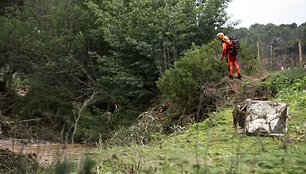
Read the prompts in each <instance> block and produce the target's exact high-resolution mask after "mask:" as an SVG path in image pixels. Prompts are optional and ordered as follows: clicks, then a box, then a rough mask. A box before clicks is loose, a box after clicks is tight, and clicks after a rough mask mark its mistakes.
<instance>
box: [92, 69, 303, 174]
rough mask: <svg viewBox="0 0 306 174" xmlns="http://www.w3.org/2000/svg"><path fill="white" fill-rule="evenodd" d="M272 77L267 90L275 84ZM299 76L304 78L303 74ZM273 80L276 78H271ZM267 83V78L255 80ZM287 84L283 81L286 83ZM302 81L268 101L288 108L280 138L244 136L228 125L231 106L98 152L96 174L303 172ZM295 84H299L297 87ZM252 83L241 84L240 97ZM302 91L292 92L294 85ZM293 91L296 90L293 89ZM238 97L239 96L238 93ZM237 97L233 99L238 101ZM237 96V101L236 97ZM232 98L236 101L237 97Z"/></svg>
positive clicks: (285, 88)
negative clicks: (145, 141)
mask: <svg viewBox="0 0 306 174" xmlns="http://www.w3.org/2000/svg"><path fill="white" fill-rule="evenodd" d="M275 77H277V75H276V76H273V77H272V78H270V80H268V81H267V82H264V83H267V84H268V85H271V83H272V82H275ZM302 77H303V75H302ZM276 80H277V78H276ZM260 81H261V82H260V83H263V82H262V81H266V79H264V80H262V78H261V80H260ZM287 82H288V78H287ZM305 82H306V78H304V80H303V78H302V80H293V81H292V82H290V83H289V82H288V84H287V85H285V86H282V87H281V88H276V89H278V95H276V98H273V99H271V100H274V101H283V102H287V103H288V104H289V105H290V111H289V115H290V119H289V126H288V131H289V133H288V134H287V135H285V136H283V137H263V136H246V135H244V134H237V133H235V131H234V128H233V126H232V110H233V107H232V106H225V107H224V108H219V109H217V111H216V112H213V113H211V114H209V118H208V119H206V120H205V121H203V122H200V123H197V124H193V125H191V126H189V127H188V129H183V130H182V129H176V131H175V132H174V133H173V134H171V135H169V136H167V137H163V138H160V137H161V135H160V134H158V133H157V134H154V135H151V136H152V139H154V137H155V138H156V137H159V139H158V138H157V139H158V140H161V141H158V142H156V143H152V144H151V145H144V146H137V145H134V146H130V147H113V148H108V149H101V150H99V151H98V152H97V155H95V156H94V158H95V160H96V161H97V164H98V172H100V173H108V172H109V173H305V172H306V167H305V166H306V161H305V159H306V144H305V143H306V107H305V106H306V105H305V101H306V92H305V90H304V89H303V88H305V84H306V83H305ZM297 83H299V84H297ZM251 84H252V83H249V82H247V81H245V82H242V83H241V85H242V86H240V87H241V89H243V90H244V92H245V93H243V94H245V96H247V95H246V94H247V93H248V92H246V91H245V90H251V89H252V88H251V87H250V86H249V85H251ZM280 85H282V84H280ZM299 85H300V87H302V88H301V89H299V90H296V86H299ZM247 86H248V87H247ZM294 86H295V87H294ZM239 95H240V96H241V95H242V93H239ZM239 95H238V96H239ZM238 96H236V97H238ZM236 99H237V98H236Z"/></svg>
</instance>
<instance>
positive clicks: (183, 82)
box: [157, 40, 226, 107]
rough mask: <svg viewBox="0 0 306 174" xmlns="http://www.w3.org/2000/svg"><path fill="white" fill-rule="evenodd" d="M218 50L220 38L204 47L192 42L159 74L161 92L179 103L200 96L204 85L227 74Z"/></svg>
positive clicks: (189, 101) (181, 103)
mask: <svg viewBox="0 0 306 174" xmlns="http://www.w3.org/2000/svg"><path fill="white" fill-rule="evenodd" d="M218 50H220V45H219V42H218V41H217V40H214V41H212V42H211V43H209V44H207V45H204V46H202V47H197V46H193V47H192V48H191V49H190V50H189V51H188V52H187V53H186V55H184V56H183V57H182V58H181V60H179V61H177V62H175V63H174V66H173V67H172V68H170V69H168V70H166V72H165V74H164V75H163V76H162V77H160V78H159V80H158V81H157V87H158V88H159V89H160V91H161V93H162V94H163V95H164V96H166V97H167V98H168V99H169V100H171V101H173V102H174V103H176V104H178V105H179V106H182V107H183V106H186V105H190V104H191V103H192V101H194V100H195V99H196V98H197V97H198V96H199V92H200V91H199V90H198V89H200V88H201V86H202V85H204V84H205V83H207V82H215V81H218V80H220V79H221V78H222V77H223V76H224V74H226V66H224V65H222V64H221V63H220V61H219V58H218V56H219V52H220V51H218Z"/></svg>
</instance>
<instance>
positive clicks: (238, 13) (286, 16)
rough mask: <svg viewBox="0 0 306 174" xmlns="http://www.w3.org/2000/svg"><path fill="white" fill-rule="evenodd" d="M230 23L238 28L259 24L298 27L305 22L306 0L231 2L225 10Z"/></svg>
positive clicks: (243, 0)
mask: <svg viewBox="0 0 306 174" xmlns="http://www.w3.org/2000/svg"><path fill="white" fill-rule="evenodd" d="M227 12H228V14H229V15H230V16H231V21H236V20H241V22H240V24H239V25H238V26H237V28H239V27H247V28H248V27H250V25H252V24H255V23H259V24H267V23H273V24H276V25H280V24H292V23H294V22H295V23H296V24H298V25H300V24H302V23H305V22H306V0H232V1H231V2H230V3H229V7H228V9H227Z"/></svg>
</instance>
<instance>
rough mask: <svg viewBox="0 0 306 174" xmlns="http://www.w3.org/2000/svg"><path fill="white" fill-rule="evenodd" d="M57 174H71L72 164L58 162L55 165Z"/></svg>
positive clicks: (64, 161) (65, 161)
mask: <svg viewBox="0 0 306 174" xmlns="http://www.w3.org/2000/svg"><path fill="white" fill-rule="evenodd" d="M54 171H55V172H54V173H55V174H68V173H71V164H70V162H69V161H67V160H63V161H60V160H58V161H57V162H56V163H55V165H54Z"/></svg>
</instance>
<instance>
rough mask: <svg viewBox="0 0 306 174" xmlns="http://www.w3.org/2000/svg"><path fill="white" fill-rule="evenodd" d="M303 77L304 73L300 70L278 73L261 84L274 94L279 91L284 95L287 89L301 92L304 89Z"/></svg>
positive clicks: (303, 70) (305, 73)
mask: <svg viewBox="0 0 306 174" xmlns="http://www.w3.org/2000/svg"><path fill="white" fill-rule="evenodd" d="M305 75H306V71H305V69H302V68H300V69H288V70H285V71H280V72H277V73H275V74H274V75H272V77H270V78H269V80H268V81H266V82H265V83H263V84H262V87H263V88H266V89H268V90H270V91H271V92H274V93H278V92H280V91H283V93H285V92H286V91H287V89H288V90H297V91H301V90H304V89H305V88H306V87H305Z"/></svg>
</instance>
